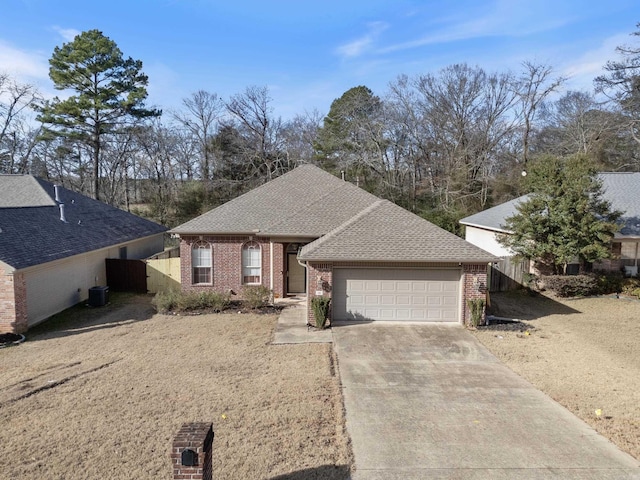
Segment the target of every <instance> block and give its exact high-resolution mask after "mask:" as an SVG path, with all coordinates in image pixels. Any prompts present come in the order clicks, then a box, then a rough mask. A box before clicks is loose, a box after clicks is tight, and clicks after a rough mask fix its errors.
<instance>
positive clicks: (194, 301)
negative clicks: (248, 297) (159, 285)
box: [151, 290, 230, 313]
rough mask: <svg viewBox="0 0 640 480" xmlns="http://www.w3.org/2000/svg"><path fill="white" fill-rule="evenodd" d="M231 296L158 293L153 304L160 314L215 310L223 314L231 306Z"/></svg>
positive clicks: (205, 293)
mask: <svg viewBox="0 0 640 480" xmlns="http://www.w3.org/2000/svg"><path fill="white" fill-rule="evenodd" d="M229 302H230V296H229V294H225V293H219V292H214V291H205V292H188V293H184V292H178V291H175V290H171V291H169V292H158V293H157V294H156V296H155V297H154V298H153V300H152V301H151V303H152V304H153V305H154V306H155V307H156V309H157V310H158V312H160V313H166V312H184V311H188V310H213V311H214V312H221V311H223V310H224V309H225V308H227V307H228V306H229Z"/></svg>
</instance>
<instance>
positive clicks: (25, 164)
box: [0, 73, 42, 173]
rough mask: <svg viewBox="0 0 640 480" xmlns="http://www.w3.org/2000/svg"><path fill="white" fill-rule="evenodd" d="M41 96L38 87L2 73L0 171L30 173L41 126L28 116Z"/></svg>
mask: <svg viewBox="0 0 640 480" xmlns="http://www.w3.org/2000/svg"><path fill="white" fill-rule="evenodd" d="M41 100H42V97H41V96H40V94H39V92H38V90H37V89H36V88H35V87H34V86H33V85H29V84H22V83H19V82H17V81H16V80H14V79H13V78H11V77H10V76H9V75H7V74H2V73H0V172H3V173H27V172H28V171H29V158H30V156H31V153H32V151H33V148H34V147H35V145H36V138H37V133H38V129H37V128H35V127H33V126H31V125H30V124H29V122H28V121H27V119H26V118H25V113H26V111H27V110H28V109H30V108H32V107H34V106H35V105H36V104H38V103H39V102H40V101H41Z"/></svg>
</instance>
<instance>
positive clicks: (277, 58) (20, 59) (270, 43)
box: [0, 0, 640, 119]
mask: <svg viewBox="0 0 640 480" xmlns="http://www.w3.org/2000/svg"><path fill="white" fill-rule="evenodd" d="M0 12H1V15H0V71H4V72H7V73H9V74H11V75H13V76H15V77H18V78H19V79H20V80H22V81H24V82H29V83H33V84H35V85H37V86H38V87H39V88H40V90H41V91H42V92H43V93H44V94H45V95H47V96H51V95H53V94H54V93H55V91H54V89H53V86H52V84H51V81H50V80H49V78H48V59H49V57H50V56H51V53H52V52H53V49H54V47H55V46H56V45H62V44H63V43H64V42H66V41H69V40H71V39H72V38H73V36H74V35H75V34H77V33H79V32H81V31H83V30H89V29H94V28H95V29H99V30H101V31H102V32H103V33H104V34H105V35H106V36H108V37H110V38H111V39H112V40H114V41H115V42H116V43H117V44H118V46H119V47H120V49H121V50H122V51H123V53H124V55H125V56H130V57H133V58H134V59H139V60H142V62H143V65H144V71H145V73H146V74H147V75H148V76H149V101H148V103H149V104H152V105H156V106H159V107H161V108H163V109H164V110H165V111H166V110H170V109H172V108H178V107H179V106H180V100H181V99H182V98H184V97H186V96H188V95H189V94H190V93H191V92H193V91H196V90H199V89H203V90H207V91H209V92H215V93H217V94H218V95H220V96H221V97H222V98H225V99H226V98H228V97H229V96H230V95H233V94H235V93H239V92H241V91H243V90H244V89H245V87H247V86H249V85H258V86H263V85H266V86H268V87H269V90H270V93H271V97H272V98H273V104H272V105H273V107H274V110H275V113H276V115H280V116H282V117H283V118H284V119H287V118H290V117H292V116H293V115H294V114H296V113H304V111H305V110H306V111H311V110H313V109H314V108H315V109H318V110H319V111H320V112H321V113H322V114H326V112H327V111H328V109H329V106H330V104H331V102H332V101H333V100H334V99H335V98H337V97H339V96H341V95H342V94H343V93H344V92H345V91H346V90H348V89H349V88H351V87H354V86H357V85H366V86H368V87H369V88H371V89H372V90H373V91H374V92H375V93H376V94H383V93H384V92H385V91H386V90H387V85H388V83H389V82H390V81H392V80H394V79H395V78H396V77H397V76H398V75H400V74H407V75H409V76H414V75H418V74H423V73H430V72H431V73H436V72H437V71H438V70H439V69H441V68H443V67H445V66H447V65H450V64H453V63H461V62H466V63H468V64H470V65H478V66H481V67H483V68H484V69H486V70H488V71H506V70H512V71H517V70H518V69H519V68H520V65H521V63H522V62H523V61H525V60H532V61H536V62H542V63H547V64H550V65H552V66H553V67H554V69H555V71H556V72H557V73H558V74H559V75H566V76H569V77H570V81H569V82H568V84H567V86H566V87H565V88H568V89H591V82H592V80H593V78H594V77H595V76H596V75H597V74H598V73H600V71H601V68H602V66H603V65H604V63H605V62H606V61H607V60H609V59H612V58H615V51H614V50H615V47H616V46H617V45H620V44H623V43H627V44H634V42H637V43H640V39H638V38H637V37H631V36H630V33H631V32H633V31H635V30H636V24H637V23H638V22H640V4H639V3H638V0H608V1H594V0H555V1H550V0H528V1H525V0H522V1H521V0H495V1H481V0H458V1H455V2H454V1H444V0H442V1H428V0H427V1H425V0H423V1H418V0H413V1H412V0H389V1H383V0H366V1H360V0H323V1H312V0H297V1H289V0H261V1H254V0H236V1H233V2H229V1H222V0H128V1H121V0H109V1H104V2H98V1H96V2H92V1H86V0H84V1H72V0H1V1H0ZM637 43H635V44H637Z"/></svg>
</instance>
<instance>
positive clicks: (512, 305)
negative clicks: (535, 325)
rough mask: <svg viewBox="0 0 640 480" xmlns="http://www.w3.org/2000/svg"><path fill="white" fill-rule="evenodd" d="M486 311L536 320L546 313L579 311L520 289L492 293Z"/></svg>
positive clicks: (555, 313) (563, 313)
mask: <svg viewBox="0 0 640 480" xmlns="http://www.w3.org/2000/svg"><path fill="white" fill-rule="evenodd" d="M487 313H488V314H489V315H493V316H496V317H505V318H514V319H519V320H536V319H538V318H542V317H546V316H548V315H571V314H574V313H581V312H580V311H579V310H575V309H573V308H571V307H569V306H568V305H566V304H564V303H561V302H558V301H556V300H554V299H552V298H549V297H546V296H544V295H541V294H539V293H536V292H530V291H528V290H525V289H521V290H512V291H509V292H496V293H492V294H491V295H490V307H489V308H488V309H487Z"/></svg>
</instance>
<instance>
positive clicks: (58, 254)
mask: <svg viewBox="0 0 640 480" xmlns="http://www.w3.org/2000/svg"><path fill="white" fill-rule="evenodd" d="M165 231H166V228H165V227H163V226H162V225H158V224H157V223H154V222H151V221H149V220H145V219H143V218H140V217H137V216H136V215H132V214H130V213H128V212H125V211H123V210H120V209H118V208H115V207H112V206H109V205H106V204H104V203H102V202H99V201H97V200H93V199H91V198H88V197H86V196H84V195H81V194H79V193H76V192H73V191H71V190H67V189H66V188H63V187H60V186H54V184H52V183H50V182H47V181H45V180H41V179H39V178H35V177H33V176H30V175H0V333H6V332H14V333H21V332H24V331H26V330H27V329H28V328H29V327H31V326H33V325H36V324H37V323H39V322H42V321H43V320H46V319H47V318H48V317H50V316H51V315H53V314H55V313H58V312H60V311H62V310H64V309H66V308H68V307H71V306H73V305H75V304H77V303H79V302H81V301H83V300H86V299H87V297H88V291H89V288H91V287H93V286H96V285H106V267H105V259H107V258H132V259H140V258H146V257H149V256H151V255H153V254H155V253H157V252H161V251H162V249H163V246H164V232H165Z"/></svg>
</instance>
